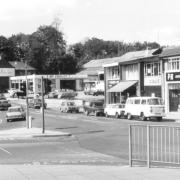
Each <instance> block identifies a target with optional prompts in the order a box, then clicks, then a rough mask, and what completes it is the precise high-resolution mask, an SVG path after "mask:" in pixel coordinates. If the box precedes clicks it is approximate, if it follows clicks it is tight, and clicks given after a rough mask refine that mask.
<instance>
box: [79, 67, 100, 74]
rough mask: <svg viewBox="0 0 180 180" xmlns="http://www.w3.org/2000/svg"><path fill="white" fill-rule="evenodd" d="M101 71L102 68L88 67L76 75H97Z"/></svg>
mask: <svg viewBox="0 0 180 180" xmlns="http://www.w3.org/2000/svg"><path fill="white" fill-rule="evenodd" d="M100 71H103V67H102V66H101V67H90V68H87V69H84V70H82V71H80V72H78V73H76V74H77V75H97V74H98V72H100Z"/></svg>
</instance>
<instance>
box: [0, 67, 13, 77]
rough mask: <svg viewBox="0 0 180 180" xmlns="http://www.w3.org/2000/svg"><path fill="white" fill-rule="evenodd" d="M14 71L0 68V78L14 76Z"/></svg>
mask: <svg viewBox="0 0 180 180" xmlns="http://www.w3.org/2000/svg"><path fill="white" fill-rule="evenodd" d="M14 75H15V70H14V68H0V76H8V77H9V76H14Z"/></svg>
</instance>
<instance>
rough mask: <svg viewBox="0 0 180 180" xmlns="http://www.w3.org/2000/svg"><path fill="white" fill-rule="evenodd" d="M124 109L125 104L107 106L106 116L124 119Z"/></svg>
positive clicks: (105, 109)
mask: <svg viewBox="0 0 180 180" xmlns="http://www.w3.org/2000/svg"><path fill="white" fill-rule="evenodd" d="M124 107H125V105H124V104H107V105H106V107H105V108H104V113H105V116H106V117H109V116H115V117H116V118H124Z"/></svg>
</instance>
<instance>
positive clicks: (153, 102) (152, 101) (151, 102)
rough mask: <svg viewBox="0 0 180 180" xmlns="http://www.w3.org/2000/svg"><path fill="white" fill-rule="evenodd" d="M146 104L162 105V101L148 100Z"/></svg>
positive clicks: (156, 99) (157, 99)
mask: <svg viewBox="0 0 180 180" xmlns="http://www.w3.org/2000/svg"><path fill="white" fill-rule="evenodd" d="M147 104H149V105H162V100H161V99H159V98H152V99H148V100H147Z"/></svg>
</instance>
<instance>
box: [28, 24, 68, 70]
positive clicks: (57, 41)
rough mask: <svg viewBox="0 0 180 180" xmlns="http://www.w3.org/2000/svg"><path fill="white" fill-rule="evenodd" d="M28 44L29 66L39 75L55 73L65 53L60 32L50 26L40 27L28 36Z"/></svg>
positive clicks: (64, 43)
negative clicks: (29, 50)
mask: <svg viewBox="0 0 180 180" xmlns="http://www.w3.org/2000/svg"><path fill="white" fill-rule="evenodd" d="M29 43H30V49H31V57H32V59H31V62H30V64H31V65H32V66H34V67H35V68H37V69H39V72H40V73H53V74H55V73H57V72H58V69H57V65H58V64H59V62H58V61H59V60H61V57H62V56H64V55H65V53H66V42H65V40H64V39H63V34H62V32H59V31H57V30H56V29H55V28H53V27H52V26H40V27H39V28H38V30H37V31H36V32H34V33H33V34H32V35H30V39H29ZM55 66H56V67H55Z"/></svg>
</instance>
